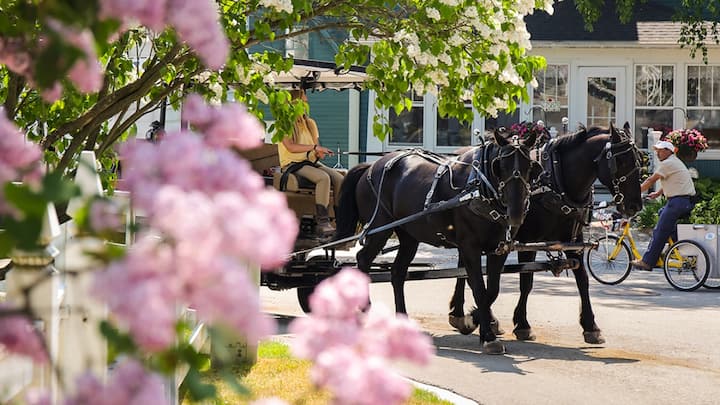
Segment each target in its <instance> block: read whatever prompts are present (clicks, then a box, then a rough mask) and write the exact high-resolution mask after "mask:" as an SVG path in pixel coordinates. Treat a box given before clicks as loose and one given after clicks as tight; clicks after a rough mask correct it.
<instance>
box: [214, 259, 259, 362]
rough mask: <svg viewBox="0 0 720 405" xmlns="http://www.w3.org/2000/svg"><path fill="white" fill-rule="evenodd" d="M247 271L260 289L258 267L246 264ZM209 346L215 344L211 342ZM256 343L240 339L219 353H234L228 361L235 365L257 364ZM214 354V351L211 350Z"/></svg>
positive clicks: (221, 349)
mask: <svg viewBox="0 0 720 405" xmlns="http://www.w3.org/2000/svg"><path fill="white" fill-rule="evenodd" d="M245 265H246V267H247V270H248V272H249V275H250V277H251V278H252V280H253V282H254V283H255V285H257V287H258V289H259V288H260V265H259V264H255V263H249V262H248V263H246V264H245ZM210 343H211V345H214V344H215V342H213V341H211V342H210ZM257 349H258V342H257V341H248V340H247V339H240V340H238V341H236V342H231V343H228V344H227V347H225V348H220V349H219V350H218V351H219V352H226V353H234V359H231V360H230V361H231V362H232V363H236V364H248V363H249V364H255V363H257ZM213 352H215V350H213Z"/></svg>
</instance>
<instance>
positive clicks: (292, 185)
mask: <svg viewBox="0 0 720 405" xmlns="http://www.w3.org/2000/svg"><path fill="white" fill-rule="evenodd" d="M282 176H283V173H281V172H274V173H273V187H274V188H275V189H276V190H280V180H281V179H282ZM280 191H294V192H300V193H310V194H312V193H314V192H315V183H313V182H312V181H310V180H308V179H306V178H305V177H302V176H300V175H295V173H290V174H288V178H287V184H286V188H285V190H280Z"/></svg>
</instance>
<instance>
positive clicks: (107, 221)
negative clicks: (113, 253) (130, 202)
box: [90, 199, 122, 231]
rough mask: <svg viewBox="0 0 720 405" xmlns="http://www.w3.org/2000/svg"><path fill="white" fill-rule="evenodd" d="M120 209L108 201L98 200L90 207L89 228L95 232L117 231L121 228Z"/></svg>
mask: <svg viewBox="0 0 720 405" xmlns="http://www.w3.org/2000/svg"><path fill="white" fill-rule="evenodd" d="M121 215H122V213H121V212H120V208H119V207H118V206H117V205H115V204H114V203H113V202H112V201H110V200H105V199H98V200H95V201H93V202H92V204H91V205H90V227H91V228H92V229H94V230H96V231H111V230H117V229H119V228H120V227H121V226H122V221H121V219H120V218H121Z"/></svg>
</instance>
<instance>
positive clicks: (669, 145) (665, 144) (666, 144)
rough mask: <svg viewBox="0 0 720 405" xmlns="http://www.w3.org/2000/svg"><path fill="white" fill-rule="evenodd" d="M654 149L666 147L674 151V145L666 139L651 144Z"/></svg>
mask: <svg viewBox="0 0 720 405" xmlns="http://www.w3.org/2000/svg"><path fill="white" fill-rule="evenodd" d="M653 147H654V148H655V149H667V150H669V151H670V152H672V153H675V145H673V144H672V142H668V141H658V143H656V144H655V146H653Z"/></svg>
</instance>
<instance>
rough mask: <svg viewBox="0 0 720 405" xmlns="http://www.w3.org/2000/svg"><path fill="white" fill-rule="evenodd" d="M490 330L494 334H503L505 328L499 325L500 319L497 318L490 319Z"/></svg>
mask: <svg viewBox="0 0 720 405" xmlns="http://www.w3.org/2000/svg"><path fill="white" fill-rule="evenodd" d="M490 330H491V331H492V333H494V334H495V336H500V335H504V334H505V329H503V328H501V327H500V321H498V320H497V319H494V320H492V321H490Z"/></svg>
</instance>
